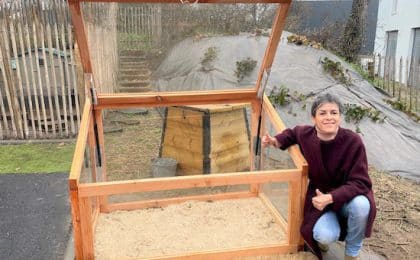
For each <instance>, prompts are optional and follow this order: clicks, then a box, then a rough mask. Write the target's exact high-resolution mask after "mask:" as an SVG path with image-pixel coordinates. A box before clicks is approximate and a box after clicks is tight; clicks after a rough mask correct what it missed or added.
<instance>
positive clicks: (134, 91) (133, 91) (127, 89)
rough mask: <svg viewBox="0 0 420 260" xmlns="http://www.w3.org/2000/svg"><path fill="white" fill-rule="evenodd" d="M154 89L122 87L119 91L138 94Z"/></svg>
mask: <svg viewBox="0 0 420 260" xmlns="http://www.w3.org/2000/svg"><path fill="white" fill-rule="evenodd" d="M151 90H152V89H151V88H150V86H147V87H123V86H121V87H120V89H119V92H120V93H138V92H149V91H151Z"/></svg>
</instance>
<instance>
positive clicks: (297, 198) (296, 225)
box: [287, 174, 303, 245]
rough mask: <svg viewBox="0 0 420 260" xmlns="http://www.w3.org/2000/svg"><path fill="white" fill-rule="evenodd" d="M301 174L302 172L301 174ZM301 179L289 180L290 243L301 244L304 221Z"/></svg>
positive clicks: (288, 218)
mask: <svg viewBox="0 0 420 260" xmlns="http://www.w3.org/2000/svg"><path fill="white" fill-rule="evenodd" d="M299 175H301V174H299ZM301 194H302V193H301V181H300V180H298V181H290V182H289V203H288V205H289V211H288V217H287V220H288V230H289V232H288V239H287V240H288V243H289V244H295V245H297V244H299V242H300V239H301V237H300V232H299V230H300V225H301V221H302V219H303V218H302V216H301V207H300V205H301Z"/></svg>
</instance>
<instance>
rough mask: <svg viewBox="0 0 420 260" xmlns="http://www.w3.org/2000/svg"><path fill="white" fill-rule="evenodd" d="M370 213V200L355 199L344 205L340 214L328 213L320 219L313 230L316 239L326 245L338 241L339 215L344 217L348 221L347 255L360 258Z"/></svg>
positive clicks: (362, 197) (361, 197) (360, 196)
mask: <svg viewBox="0 0 420 260" xmlns="http://www.w3.org/2000/svg"><path fill="white" fill-rule="evenodd" d="M369 211H370V204H369V200H368V199H367V198H366V197H365V196H363V195H359V196H356V197H354V198H353V199H352V200H351V201H350V202H348V203H346V204H344V206H343V207H342V208H341V209H340V212H339V213H335V212H334V211H327V212H325V213H324V214H323V215H322V216H321V217H320V218H319V219H318V221H317V222H316V223H315V226H314V229H313V236H314V239H315V240H316V241H318V242H319V243H321V244H325V245H328V244H330V243H333V242H335V241H337V240H338V238H339V236H340V225H339V223H338V219H337V214H338V215H339V216H344V217H346V218H347V219H348V221H347V236H346V239H345V241H346V249H345V253H346V255H348V256H358V255H359V253H360V249H361V248H362V242H363V239H364V238H365V230H366V225H367V220H368V217H369Z"/></svg>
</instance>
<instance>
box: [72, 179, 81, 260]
mask: <svg viewBox="0 0 420 260" xmlns="http://www.w3.org/2000/svg"><path fill="white" fill-rule="evenodd" d="M69 187H76V189H74V190H71V189H70V191H69V193H70V203H71V216H72V218H71V219H72V224H73V241H74V254H75V258H76V259H77V260H79V259H83V249H82V245H83V236H82V229H81V226H80V210H79V195H78V191H77V181H76V180H74V179H70V180H69Z"/></svg>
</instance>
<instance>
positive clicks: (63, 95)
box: [53, 23, 69, 136]
mask: <svg viewBox="0 0 420 260" xmlns="http://www.w3.org/2000/svg"><path fill="white" fill-rule="evenodd" d="M53 30H54V35H55V37H54V40H55V45H56V46H57V48H58V49H60V40H59V35H58V28H57V24H56V23H54V28H53ZM63 51H64V57H65V56H66V54H65V50H63ZM60 59H61V57H60ZM65 65H66V66H67V64H66V63H65ZM58 68H59V71H60V84H61V101H62V102H63V104H62V109H63V117H64V133H65V136H69V123H68V122H69V121H68V116H67V100H66V84H65V82H64V80H65V79H66V78H68V77H65V76H64V70H65V68H64V66H63V63H62V62H61V60H60V61H59V62H58ZM60 117H61V114H60Z"/></svg>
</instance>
